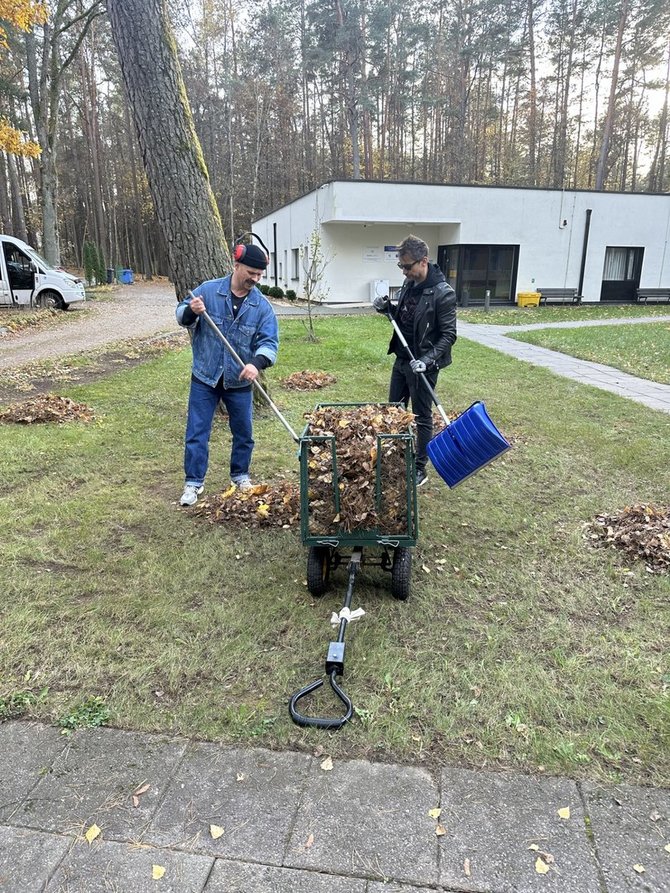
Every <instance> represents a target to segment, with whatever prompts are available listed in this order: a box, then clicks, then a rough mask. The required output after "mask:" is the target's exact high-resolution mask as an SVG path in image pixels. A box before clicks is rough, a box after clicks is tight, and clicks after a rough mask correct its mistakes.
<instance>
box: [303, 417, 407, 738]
mask: <svg viewBox="0 0 670 893" xmlns="http://www.w3.org/2000/svg"><path fill="white" fill-rule="evenodd" d="M362 405H363V406H365V405H371V404H320V405H319V406H317V410H319V409H321V408H324V407H332V408H336V409H339V408H342V409H346V408H353V407H359V406H362ZM374 405H375V406H380V407H381V406H384V405H386V406H388V405H389V404H374ZM315 451H317V452H319V453H320V455H321V463H322V465H321V467H323V457H324V454H325V456H326V464H328V465H329V466H330V469H331V473H330V475H327V476H326V478H327V480H328V479H330V483H329V484H328V483H327V485H326V491H325V494H324V492H323V489H322V490H321V492H320V493H319V494H318V496H319V497H320V498H318V499H317V498H315V493H314V489H315V484H314V481H313V478H312V475H311V472H312V470H313V466H314V464H315V463H314V453H315ZM374 452H375V455H376V458H375V467H374V492H373V493H371V494H370V495H371V497H372V498H373V499H374V513H373V517H374V518H375V519H376V522H375V525H374V526H371V527H370V528H369V529H358V528H356V529H346V528H345V526H343V525H342V524H341V521H340V519H341V517H342V508H343V506H342V502H341V501H342V488H343V484H342V467H341V463H340V462H339V461H338V448H337V443H336V437H335V436H334V435H330V434H328V435H323V434H314V433H312V432H311V431H310V426H309V425H307V427H306V428H305V430H304V432H303V434H302V436H301V438H300V528H301V535H302V541H303V544H304V545H305V546H307V547H308V549H309V551H308V555H307V588H308V589H309V591H310V593H311V594H312V595H314V596H317V597H318V596H321V595H323V594H324V593H325V592H326V590H327V588H328V585H329V583H330V579H331V575H332V574H333V573H334V571H335V570H336V569H337V567H338V566H339V565H340V564H342V563H343V562H344V561H345V560H348V565H347V567H348V578H349V579H348V587H347V592H346V596H345V599H344V604H343V607H342V609H341V611H340V612H339V614H333V618H332V620H333V623H334V625H337V626H338V636H337V639H336V640H335V641H331V642H330V645H329V647H328V654H327V656H326V665H325V675H326V677H327V678H328V681H329V683H330V686H331V688H332V690H333V692H334V693H335V695H336V696H337V697H338V698H339V700H340V701H341V702H342V704H343V705H344V713H343V715H341V716H338V717H312V716H306V715H305V714H303V713H301V712H300V710H299V706H298V705H299V702H300V701H302V699H303V698H305V697H307V695H309V694H311V693H312V692H314V691H316V690H317V689H319V688H320V687H321V686H322V685H323V683H324V679H323V678H319V679H317V680H315V681H314V682H311V683H310V684H309V685H307V686H305V687H304V688H302V689H300V690H299V691H297V692H296V693H295V694H294V695H293V696H292V697H291V700H290V702H289V712H290V714H291V718H292V719H293V721H294V722H296V723H297V724H298V725H301V726H312V727H316V728H321V729H339V728H341V727H342V726H343V725H344V724H345V723H346V722H347V721H348V720H349V719H351V716H352V715H353V705H352V703H351V700H350V699H349V697H348V696H347V695H346V694H345V692H344V691H343V690H342V688H341V686H340V685H339V684H338V682H337V677H338V676H342V675H343V674H344V658H345V643H344V637H345V633H346V629H347V626H348V624H349V623H350V622H351V620H352V619H355V618H356V616H359V613H362V612H353V613H352V612H351V601H352V597H353V590H354V584H355V580H356V575H357V573H358V571H359V570H360V568H361V566H362V565H363V564H366V565H373V566H374V565H376V566H379V567H381V568H382V569H383V570H385V571H388V572H390V574H391V594H392V595H393V597H394V598H396V599H399V600H400V601H405V600H406V599H407V598H408V597H409V594H410V577H411V569H412V553H411V547H412V546H414V545H416V541H417V536H418V513H417V492H416V464H415V453H414V438H413V436H412V433H411V431H410V430H409V428H408V430H407V431H405V432H403V433H399V434H377V435H376V446H375V450H374ZM389 455H393V457H394V461H395V469H394V472H393V475H392V477H393V489H394V495H393V499H391V498H390V497H389V494H388V487H387V481H388V479H389V470H388V465H387V464H385V463H387V462H388V457H389ZM324 496H325V498H324ZM324 503H326V504H325V505H324ZM317 505H318V507H319V510H318V511H317V510H316V506H317ZM324 519H325V523H324ZM369 548H372V549H373V550H374V552H373V553H372V555H370V554H368V552H366V551H365V550H367V549H369ZM380 549H381V553H379V550H380Z"/></svg>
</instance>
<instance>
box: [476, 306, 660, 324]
mask: <svg viewBox="0 0 670 893" xmlns="http://www.w3.org/2000/svg"><path fill="white" fill-rule="evenodd" d="M640 316H670V306H669V305H668V304H657V305H647V304H601V303H599V302H594V303H588V304H563V305H560V306H555V307H547V306H545V305H542V306H540V307H516V306H514V307H493V308H492V309H491V310H489V311H488V312H486V311H484V310H483V309H482V308H470V307H459V308H458V318H459V319H462V320H463V321H464V322H473V323H488V324H489V325H497V326H526V325H536V324H538V323H553V322H574V321H578V320H585V319H627V318H631V319H634V318H636V317H640Z"/></svg>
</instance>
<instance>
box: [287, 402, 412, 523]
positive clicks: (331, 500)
mask: <svg viewBox="0 0 670 893" xmlns="http://www.w3.org/2000/svg"><path fill="white" fill-rule="evenodd" d="M305 418H306V419H307V423H308V435H309V437H310V438H319V437H332V438H334V444H335V457H336V464H337V481H336V482H334V481H333V440H324V441H321V440H318V439H317V440H310V442H309V443H307V444H306V446H305V447H304V448H306V449H307V450H308V504H309V532H310V534H312V535H314V534H317V535H320V534H335V533H339V532H341V531H345V532H351V531H354V530H363V531H365V530H372V529H377V530H379V531H380V532H381V533H389V534H391V533H395V534H405V533H407V532H408V530H407V527H408V512H407V508H408V504H409V501H410V500H409V495H410V494H408V492H407V466H408V452H407V451H408V449H409V448H410V445H411V436H410V433H409V429H410V425H411V424H412V422H413V421H414V416H413V415H412V413H411V412H407V411H406V410H404V409H402V408H400V407H397V406H390V405H384V404H374V403H370V404H364V405H362V406H357V407H341V406H325V407H321V408H318V409H316V410H314V412H311V413H306V415H305ZM379 435H382V437H381V438H380V439H378V437H379ZM383 435H404V436H403V437H400V438H399V437H390V436H386V437H384V436H383ZM378 445H379V446H378ZM378 448H379V449H381V459H380V471H379V485H380V486H379V491H380V498H379V500H378V499H377V488H376V483H377V450H378ZM335 486H336V487H337V489H338V492H339V512H338V511H337V507H336V504H335Z"/></svg>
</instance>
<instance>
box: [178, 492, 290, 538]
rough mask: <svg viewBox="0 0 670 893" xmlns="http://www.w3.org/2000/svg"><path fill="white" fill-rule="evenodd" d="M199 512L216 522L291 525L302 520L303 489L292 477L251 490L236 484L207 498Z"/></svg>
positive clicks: (257, 525) (197, 512)
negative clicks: (300, 489) (242, 488)
mask: <svg viewBox="0 0 670 893" xmlns="http://www.w3.org/2000/svg"><path fill="white" fill-rule="evenodd" d="M195 514H199V515H202V516H203V517H205V518H206V519H207V520H208V521H210V522H211V523H212V524H234V525H235V526H236V527H238V528H239V527H246V528H258V527H281V528H284V529H287V528H289V527H294V526H295V525H297V524H298V523H299V522H300V491H299V489H298V487H296V485H295V484H292V483H290V482H289V481H281V482H279V483H277V484H258V485H257V486H255V487H252V488H251V489H250V490H240V489H238V488H237V487H236V486H235V485H233V486H232V487H229V488H228V489H227V490H224V492H223V493H220V494H219V495H218V496H210V497H208V498H207V499H205V500H203V501H202V503H201V504H200V505H199V506H198V508H197V509H196V511H195Z"/></svg>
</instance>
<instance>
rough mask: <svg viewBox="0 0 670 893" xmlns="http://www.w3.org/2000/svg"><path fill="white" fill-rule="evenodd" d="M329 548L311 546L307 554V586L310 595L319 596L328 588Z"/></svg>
mask: <svg viewBox="0 0 670 893" xmlns="http://www.w3.org/2000/svg"><path fill="white" fill-rule="evenodd" d="M330 558H331V556H330V549H329V548H328V547H327V546H312V547H311V548H310V550H309V554H308V555H307V588H308V589H309V591H310V592H311V593H312V595H316V596H320V595H323V594H324V592H325V591H326V590H327V589H328V581H329V580H330Z"/></svg>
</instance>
